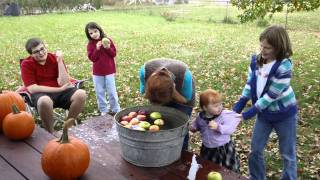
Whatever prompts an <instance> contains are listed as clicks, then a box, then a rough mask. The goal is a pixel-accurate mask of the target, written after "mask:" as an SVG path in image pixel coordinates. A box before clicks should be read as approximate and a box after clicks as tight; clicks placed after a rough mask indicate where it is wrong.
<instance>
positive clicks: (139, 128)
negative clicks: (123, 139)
mask: <svg viewBox="0 0 320 180" xmlns="http://www.w3.org/2000/svg"><path fill="white" fill-rule="evenodd" d="M132 129H133V130H137V131H146V130H145V129H144V128H142V127H140V126H139V125H133V126H132Z"/></svg>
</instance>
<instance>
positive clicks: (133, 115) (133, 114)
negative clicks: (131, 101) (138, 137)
mask: <svg viewBox="0 0 320 180" xmlns="http://www.w3.org/2000/svg"><path fill="white" fill-rule="evenodd" d="M137 115H138V113H137V112H134V111H132V112H129V114H128V116H130V117H131V118H134V117H136V116H137Z"/></svg>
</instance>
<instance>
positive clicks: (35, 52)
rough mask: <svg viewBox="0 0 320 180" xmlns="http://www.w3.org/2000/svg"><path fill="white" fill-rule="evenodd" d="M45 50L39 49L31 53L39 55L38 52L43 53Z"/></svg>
mask: <svg viewBox="0 0 320 180" xmlns="http://www.w3.org/2000/svg"><path fill="white" fill-rule="evenodd" d="M45 50H46V48H45V47H41V48H40V49H39V50H36V51H33V52H32V54H40V52H44V51H45Z"/></svg>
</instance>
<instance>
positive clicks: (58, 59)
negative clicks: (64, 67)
mask: <svg viewBox="0 0 320 180" xmlns="http://www.w3.org/2000/svg"><path fill="white" fill-rule="evenodd" d="M56 57H57V61H58V63H59V62H62V60H63V53H62V51H61V50H60V49H59V50H57V51H56Z"/></svg>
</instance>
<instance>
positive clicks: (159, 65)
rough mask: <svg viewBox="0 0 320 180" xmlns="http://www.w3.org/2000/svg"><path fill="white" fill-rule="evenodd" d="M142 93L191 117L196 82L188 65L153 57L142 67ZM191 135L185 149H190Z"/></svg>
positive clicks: (157, 103)
mask: <svg viewBox="0 0 320 180" xmlns="http://www.w3.org/2000/svg"><path fill="white" fill-rule="evenodd" d="M140 93H141V94H145V97H146V98H147V99H148V100H149V101H150V103H152V104H156V105H164V106H168V107H172V108H175V109H178V110H180V111H181V112H183V113H185V114H186V115H188V116H189V117H190V116H191V113H192V109H193V106H194V101H195V84H194V81H193V77H192V74H191V71H190V70H189V68H188V66H187V65H186V64H185V63H183V62H181V61H179V60H174V59H168V58H160V59H152V60H150V61H148V62H147V63H145V64H144V65H143V66H142V67H141V69H140ZM188 141H189V135H188V134H187V135H186V137H185V139H184V144H183V148H182V149H183V150H188Z"/></svg>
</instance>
